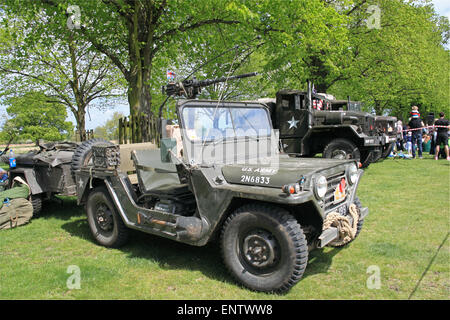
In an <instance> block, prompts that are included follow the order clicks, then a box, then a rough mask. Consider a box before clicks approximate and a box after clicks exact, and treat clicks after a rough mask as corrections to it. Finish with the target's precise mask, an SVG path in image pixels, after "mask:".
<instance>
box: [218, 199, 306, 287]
mask: <svg viewBox="0 0 450 320" xmlns="http://www.w3.org/2000/svg"><path fill="white" fill-rule="evenodd" d="M221 246H222V255H223V259H224V262H225V265H226V266H227V268H228V270H229V271H230V272H231V274H232V275H233V276H234V277H235V278H236V279H237V280H238V281H239V282H241V283H242V284H244V285H245V286H246V287H248V288H250V289H252V290H256V291H265V292H285V291H288V290H289V289H290V288H291V287H292V286H293V285H295V284H296V283H297V282H298V281H299V280H300V279H301V277H302V276H303V272H304V271H305V269H306V265H307V262H308V246H307V242H306V238H305V235H304V234H303V230H302V229H301V227H300V225H299V224H298V222H297V220H295V219H294V217H292V216H291V215H290V214H288V213H287V211H285V210H283V209H281V208H276V207H266V206H261V205H246V206H244V207H241V208H240V209H238V210H236V211H235V212H234V213H233V214H231V216H230V217H228V219H227V220H226V221H225V223H224V226H223V229H222V234H221Z"/></svg>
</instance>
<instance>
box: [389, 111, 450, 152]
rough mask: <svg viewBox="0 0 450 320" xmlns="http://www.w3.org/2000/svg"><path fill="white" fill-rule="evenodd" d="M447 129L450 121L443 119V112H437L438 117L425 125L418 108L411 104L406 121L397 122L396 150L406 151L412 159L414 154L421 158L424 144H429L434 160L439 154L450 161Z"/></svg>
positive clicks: (449, 126)
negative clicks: (404, 122) (405, 122)
mask: <svg viewBox="0 0 450 320" xmlns="http://www.w3.org/2000/svg"><path fill="white" fill-rule="evenodd" d="M449 130H450V121H449V120H447V119H445V114H444V112H440V113H439V119H437V120H435V121H433V123H431V124H430V123H428V125H425V124H424V122H423V120H422V119H421V117H420V112H419V108H418V107H417V106H413V107H412V108H411V112H410V117H409V119H408V123H407V124H403V123H402V121H401V120H398V122H397V132H398V138H397V145H396V150H397V152H400V151H402V152H403V151H404V152H407V154H408V155H409V156H411V157H412V158H413V159H415V158H416V155H417V156H418V157H419V158H420V159H422V158H423V152H424V150H425V146H427V147H428V145H429V153H430V154H432V155H434V159H435V160H438V159H439V156H440V155H441V157H442V158H445V159H447V160H449V161H450V155H449ZM441 146H442V148H441ZM427 149H428V148H427Z"/></svg>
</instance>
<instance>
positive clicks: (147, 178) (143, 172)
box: [131, 149, 188, 195]
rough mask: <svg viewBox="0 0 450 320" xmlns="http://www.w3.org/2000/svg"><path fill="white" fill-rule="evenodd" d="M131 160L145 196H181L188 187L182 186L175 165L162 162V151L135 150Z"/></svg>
mask: <svg viewBox="0 0 450 320" xmlns="http://www.w3.org/2000/svg"><path fill="white" fill-rule="evenodd" d="M131 158H132V160H133V162H134V166H135V168H136V173H137V178H138V185H139V189H140V190H141V192H142V193H143V194H161V193H163V194H167V195H172V194H179V193H182V192H186V191H187V190H188V186H187V185H186V184H181V183H180V179H179V178H178V174H177V169H176V166H175V164H173V163H163V162H162V161H161V156H160V150H159V149H153V150H134V151H132V152H131Z"/></svg>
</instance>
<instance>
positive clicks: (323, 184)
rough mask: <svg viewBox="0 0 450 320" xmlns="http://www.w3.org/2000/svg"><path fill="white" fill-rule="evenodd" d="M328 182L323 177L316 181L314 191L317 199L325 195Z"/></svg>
mask: <svg viewBox="0 0 450 320" xmlns="http://www.w3.org/2000/svg"><path fill="white" fill-rule="evenodd" d="M327 187H328V181H327V178H325V177H324V176H320V177H318V178H317V179H316V185H315V186H314V188H315V189H314V190H315V192H316V196H317V197H318V198H323V197H324V196H325V193H327Z"/></svg>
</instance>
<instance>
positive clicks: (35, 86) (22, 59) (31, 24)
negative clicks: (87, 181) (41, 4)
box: [0, 1, 122, 141]
mask: <svg viewBox="0 0 450 320" xmlns="http://www.w3.org/2000/svg"><path fill="white" fill-rule="evenodd" d="M3 8H4V9H5V13H6V15H5V16H4V17H3V19H2V22H3V25H4V28H3V29H2V31H1V33H2V34H3V35H4V36H5V37H8V39H11V41H9V43H8V45H4V47H3V48H0V50H1V51H2V53H3V54H2V55H1V56H0V72H2V73H3V74H4V77H3V78H2V80H1V81H0V82H1V84H2V87H3V88H2V92H1V94H2V95H4V96H7V97H11V96H15V95H17V94H20V92H26V91H30V90H36V91H41V92H44V93H45V94H46V95H47V98H48V101H49V102H57V103H60V104H63V105H64V106H66V107H67V108H68V109H69V110H70V111H71V112H72V113H73V115H74V117H75V119H76V122H77V129H78V132H79V136H80V139H81V141H84V140H85V139H86V132H85V117H86V111H87V108H88V106H89V105H90V104H91V103H92V102H93V101H94V100H99V99H108V98H112V97H115V96H117V95H120V89H121V87H122V86H121V83H120V77H118V76H117V72H118V71H117V69H116V68H115V67H114V65H112V64H111V63H110V62H109V61H108V60H105V59H104V58H103V56H102V55H101V54H100V53H98V52H96V51H95V50H91V48H90V45H89V43H87V42H84V41H82V39H77V35H76V34H75V33H74V32H73V30H71V29H69V28H59V26H58V25H55V24H54V23H51V17H50V16H48V15H47V14H45V12H42V11H39V10H37V9H35V10H34V11H33V10H32V12H28V11H26V10H22V9H21V7H20V6H19V5H18V3H17V2H15V1H11V2H9V3H8V4H7V5H6V6H5V5H4V6H3ZM32 9H33V8H32Z"/></svg>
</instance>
